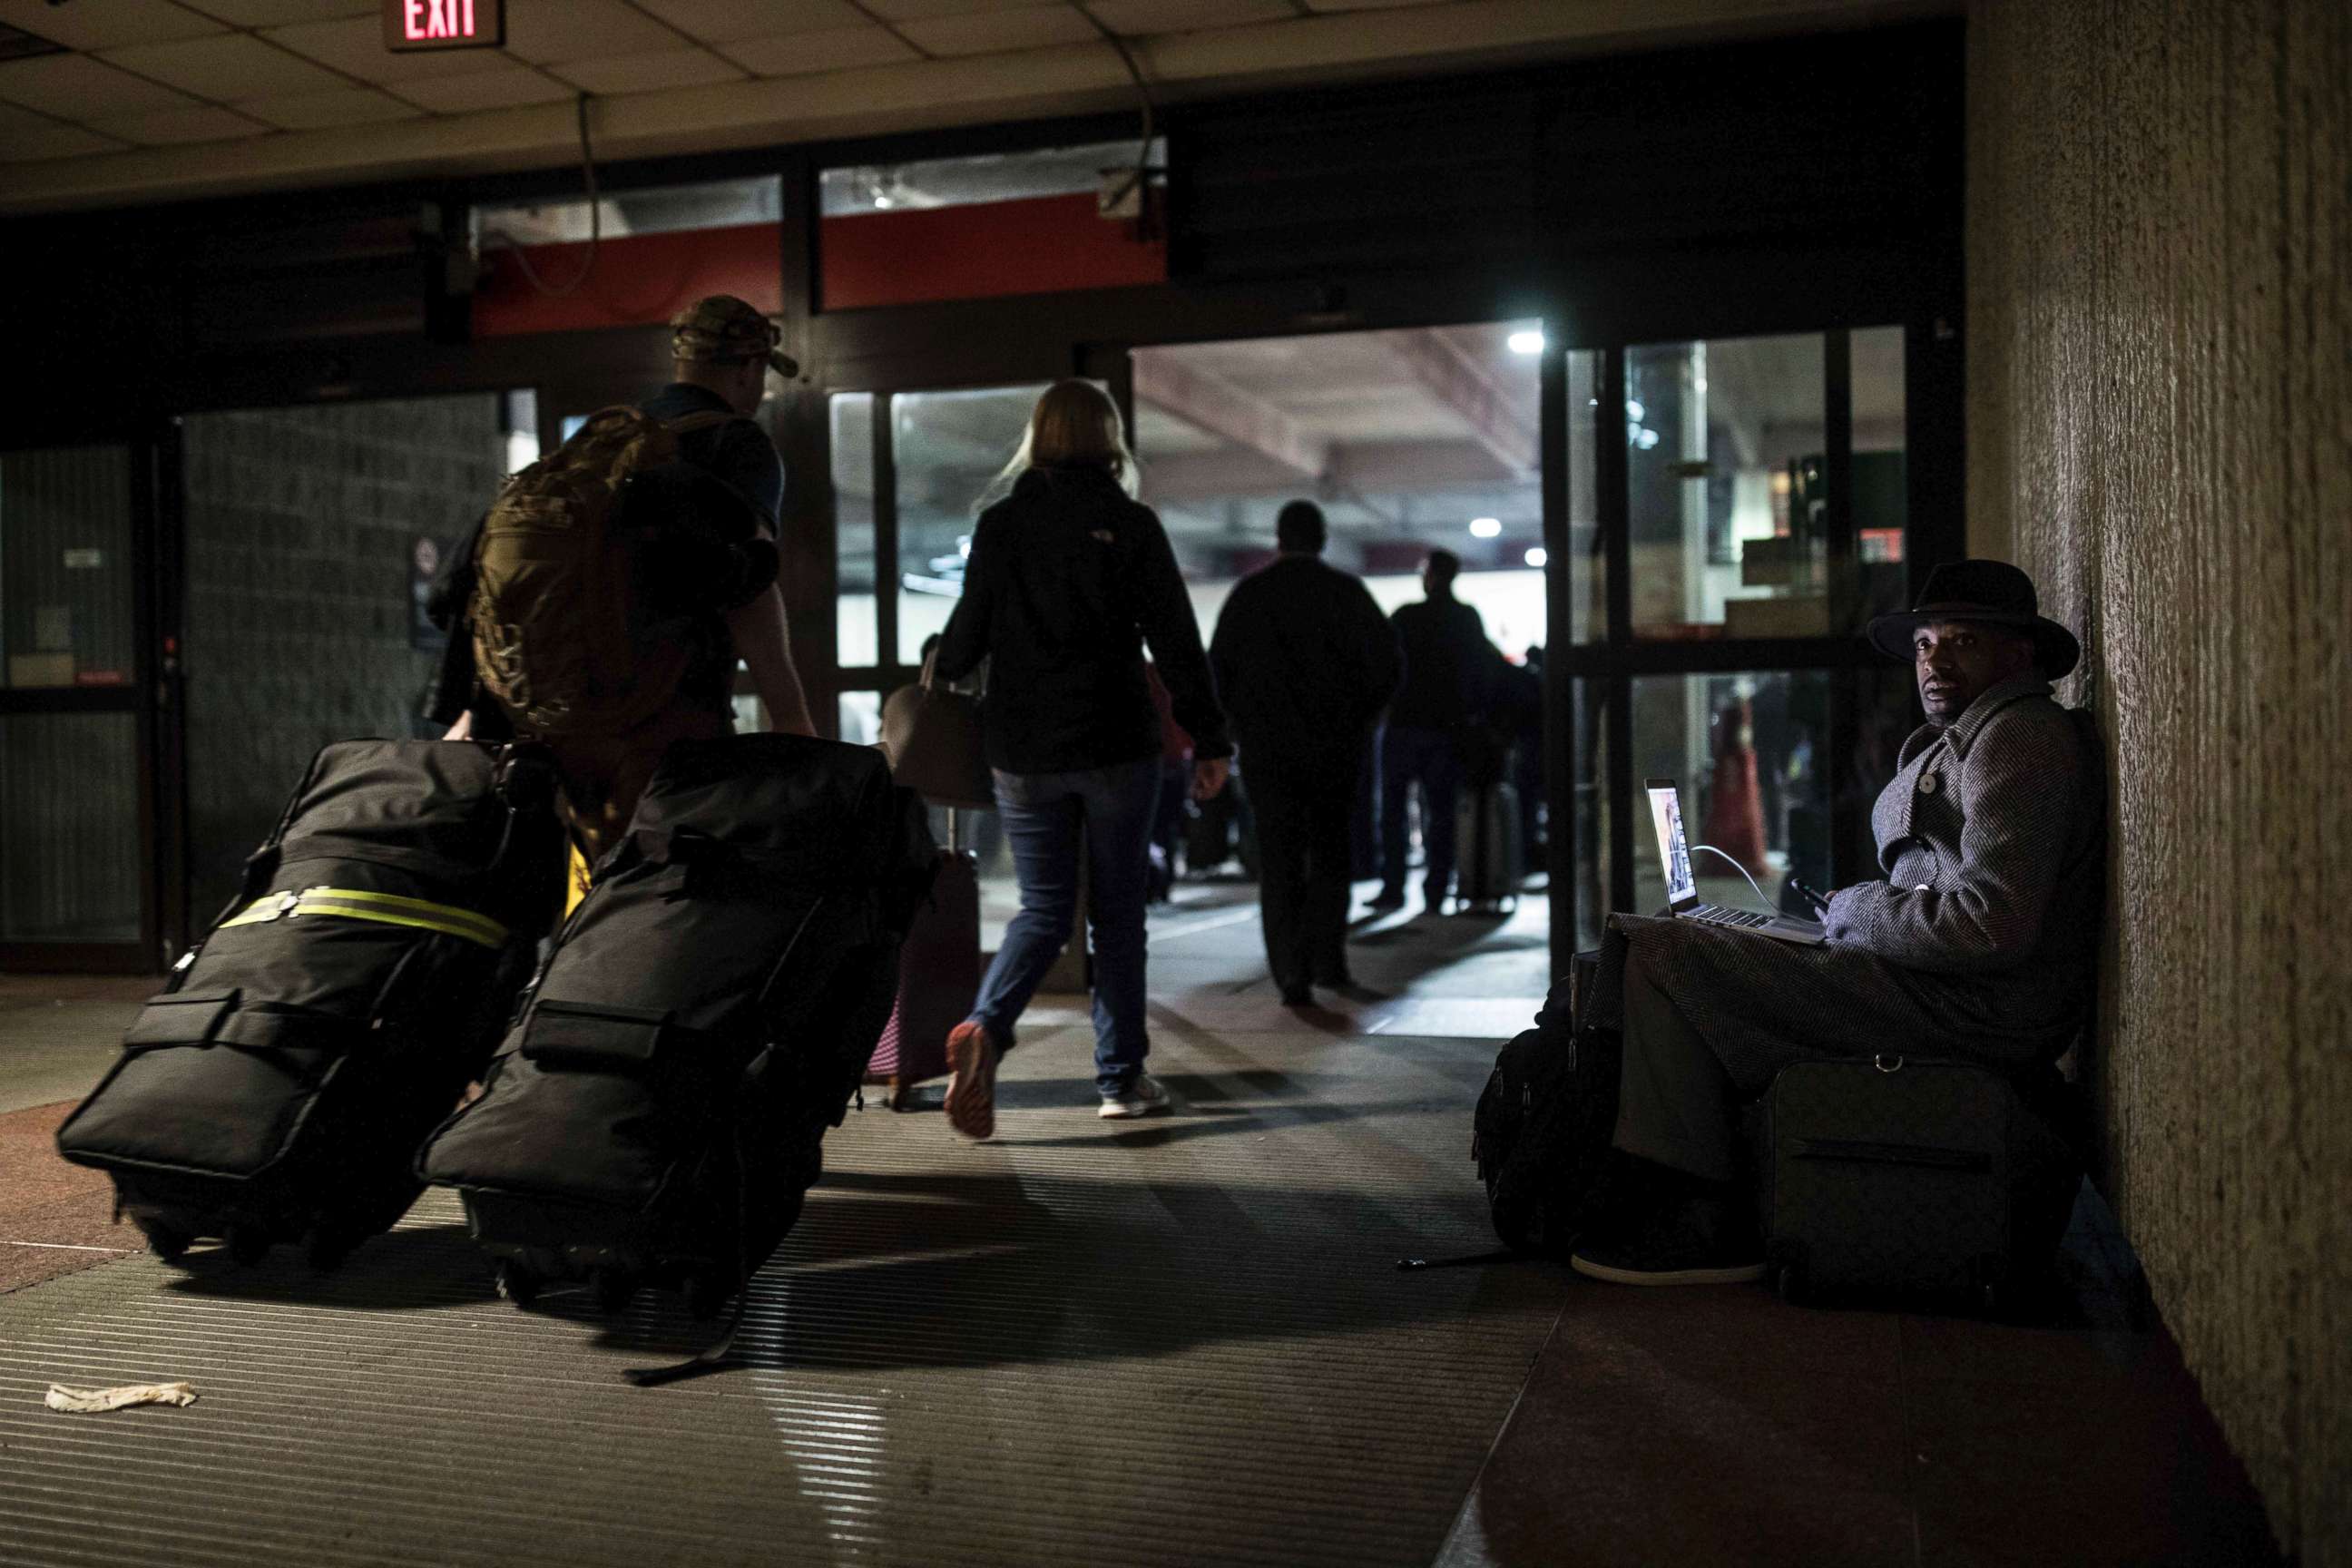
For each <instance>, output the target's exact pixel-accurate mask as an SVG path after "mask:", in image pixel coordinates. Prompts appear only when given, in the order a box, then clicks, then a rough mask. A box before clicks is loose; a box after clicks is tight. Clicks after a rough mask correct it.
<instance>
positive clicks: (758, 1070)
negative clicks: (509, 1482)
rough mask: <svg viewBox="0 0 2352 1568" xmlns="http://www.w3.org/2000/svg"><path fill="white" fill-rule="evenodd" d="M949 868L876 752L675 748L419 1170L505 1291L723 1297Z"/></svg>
mask: <svg viewBox="0 0 2352 1568" xmlns="http://www.w3.org/2000/svg"><path fill="white" fill-rule="evenodd" d="M937 860H938V854H937V850H936V847H934V845H933V844H932V841H931V837H930V832H929V826H927V823H926V819H925V817H924V815H923V809H922V804H921V802H920V801H919V799H917V798H916V796H915V795H913V793H912V792H911V791H908V790H904V789H900V788H898V787H896V786H895V785H894V784H892V782H891V778H890V773H889V769H888V766H887V763H885V762H884V760H883V758H882V755H881V753H880V752H877V751H874V750H873V749H871V748H869V747H860V746H848V745H842V744H838V743H835V742H830V741H814V740H807V739H803V738H800V737H796V736H790V735H746V736H738V737H730V738H728V739H724V740H718V741H709V742H679V743H677V744H676V745H674V746H672V747H671V748H670V750H669V752H667V754H666V756H665V758H664V760H663V762H662V763H661V765H660V767H659V768H658V769H657V770H656V773H655V774H654V776H653V779H652V781H651V782H650V783H649V784H647V785H646V792H645V794H644V795H643V797H642V798H641V799H640V800H639V802H638V805H637V809H636V814H635V817H634V818H633V819H632V822H631V825H630V831H629V832H628V834H627V835H626V836H625V837H623V838H622V839H621V840H620V841H619V842H618V843H617V844H616V845H615V846H614V848H613V850H612V851H611V852H609V853H608V854H607V855H606V856H605V858H604V860H603V861H602V862H601V863H600V864H599V866H598V867H597V874H596V880H595V884H594V886H593V888H592V889H590V891H589V893H588V896H587V897H586V898H585V899H584V900H582V902H581V904H580V906H579V907H578V909H576V910H573V912H572V917H571V919H570V920H569V921H566V922H565V924H564V927H563V930H562V932H561V933H560V935H559V937H558V939H557V942H556V945H555V950H554V952H553V954H552V956H551V958H550V959H549V961H548V963H547V964H546V966H545V968H544V969H543V970H542V972H541V974H540V976H539V978H538V979H537V981H536V982H535V983H534V984H533V987H532V993H531V994H530V997H529V999H528V1000H527V1001H526V1003H525V1005H524V1007H523V1009H522V1011H521V1013H520V1016H519V1017H518V1019H517V1021H516V1024H515V1026H514V1027H513V1028H512V1029H511V1030H509V1033H508V1035H507V1037H506V1039H505V1041H504V1043H503V1044H502V1045H501V1046H500V1047H499V1051H498V1055H497V1058H496V1060H495V1061H494V1062H493V1063H492V1065H491V1068H490V1071H489V1074H488V1079H486V1083H485V1089H484V1091H483V1094H482V1096H481V1098H480V1099H478V1100H476V1101H474V1102H473V1103H472V1104H470V1105H468V1106H467V1107H465V1108H464V1109H463V1110H460V1111H458V1112H457V1114H456V1115H455V1116H453V1117H451V1118H450V1119H449V1121H448V1122H447V1124H446V1125H445V1126H444V1127H443V1128H441V1130H440V1131H438V1132H436V1134H435V1135H434V1137H433V1139H432V1141H431V1142H430V1143H429V1144H428V1145H427V1147H426V1148H425V1152H424V1153H423V1154H422V1155H421V1156H420V1159H419V1170H420V1173H422V1174H423V1175H424V1176H425V1178H426V1179H427V1180H429V1181H432V1182H434V1183H436V1184H442V1185H446V1186H452V1187H456V1188H457V1190H458V1191H459V1192H460V1193H461V1194H463V1195H464V1198H465V1203H466V1208H467V1216H468V1219H469V1221H470V1224H471V1226H472V1230H473V1233H474V1236H475V1237H476V1239H477V1240H478V1241H479V1242H480V1243H481V1245H482V1246H483V1247H484V1248H485V1250H487V1251H488V1252H489V1253H490V1255H491V1256H492V1257H493V1258H495V1259H496V1260H497V1262H498V1268H499V1284H500V1289H502V1291H503V1292H504V1293H506V1294H507V1295H508V1296H509V1298H511V1299H513V1300H517V1301H518V1303H519V1304H527V1303H528V1301H529V1300H530V1298H531V1297H532V1296H533V1295H534V1294H536V1292H537V1290H538V1289H539V1288H540V1287H541V1285H542V1284H543V1283H545V1282H547V1281H549V1280H551V1279H580V1278H586V1279H590V1280H591V1281H592V1282H593V1284H594V1285H595V1287H596V1289H597V1291H598V1294H599V1296H600V1297H601V1298H602V1299H603V1300H604V1303H605V1305H606V1306H607V1307H608V1308H617V1307H618V1306H619V1305H620V1304H621V1303H622V1302H623V1301H625V1300H626V1299H627V1297H628V1296H629V1295H630V1294H631V1293H633V1292H634V1291H635V1289H637V1288H638V1287H640V1286H645V1285H658V1286H665V1287H675V1288H679V1289H684V1290H685V1291H686V1293H687V1297H688V1304H689V1305H690V1306H691V1307H692V1308H693V1309H694V1310H696V1311H697V1312H698V1313H704V1314H707V1313H709V1312H713V1311H715V1310H717V1308H718V1307H719V1304H720V1302H721V1301H723V1300H724V1298H725V1296H726V1295H727V1293H728V1292H730V1291H732V1290H735V1289H738V1288H739V1287H740V1285H741V1284H742V1282H743V1281H744V1279H747V1278H748V1276H749V1274H750V1273H751V1270H752V1269H754V1268H757V1267H758V1265H759V1263H760V1262H761V1260H762V1259H763V1258H766V1256H767V1255H768V1253H769V1252H771V1251H772V1250H773V1249H774V1247H775V1246H776V1244H777V1243H778V1242H779V1241H781V1240H782V1237H783V1236H784V1234H785V1233H786V1232H787V1231H788V1230H789V1229H790V1228H791V1226H792V1225H793V1221H794V1220H795V1219H796V1218H797V1217H798V1215H799V1212H800V1207H801V1202H802V1198H803V1194H805V1192H806V1190H807V1188H808V1186H809V1185H810V1184H811V1183H813V1182H814V1180H815V1179H816V1176H817V1174H818V1171H819V1168H820V1154H819V1144H820V1142H821V1141H822V1139H823V1137H824V1131H825V1130H826V1129H827V1128H829V1127H832V1126H835V1125H837V1124H838V1123H839V1122H840V1121H841V1118H842V1115H843V1113H844V1111H845V1109H846V1107H847V1104H848V1101H849V1099H850V1096H851V1095H852V1093H853V1092H854V1091H855V1090H856V1086H857V1083H858V1081H859V1079H860V1077H861V1076H862V1074H863V1072H864V1069H865V1066H866V1059H867V1058H869V1057H870V1056H871V1055H872V1054H873V1050H874V1046H875V1042H876V1041H877V1039H878V1038H879V1037H880V1035H881V1032H882V1028H883V1026H884V1024H885V1023H886V1022H887V1019H888V1017H889V1014H890V1007H891V1004H892V1001H893V1000H894V998H895V996H896V994H897V986H898V951H899V945H900V943H901V942H902V941H903V940H904V938H905V935H906V931H907V928H908V923H909V921H911V919H912V917H913V913H914V910H915V907H916V905H917V904H918V903H919V901H920V900H921V899H922V897H923V895H924V894H925V892H926V891H927V890H928V889H929V880H930V878H931V876H932V875H933V873H934V870H935V868H936V865H937Z"/></svg>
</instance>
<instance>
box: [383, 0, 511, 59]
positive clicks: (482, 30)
mask: <svg viewBox="0 0 2352 1568" xmlns="http://www.w3.org/2000/svg"><path fill="white" fill-rule="evenodd" d="M506 41H507V4H506V0H383V47H385V48H387V49H393V50H397V51H407V50H411V49H494V48H497V47H499V45H500V44H503V43H505V42H506Z"/></svg>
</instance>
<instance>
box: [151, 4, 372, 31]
mask: <svg viewBox="0 0 2352 1568" xmlns="http://www.w3.org/2000/svg"><path fill="white" fill-rule="evenodd" d="M197 4H199V5H203V6H204V8H205V10H206V11H208V12H210V13H211V14H212V15H214V16H218V17H219V18H220V19H221V20H222V21H224V22H233V23H235V24H236V26H240V27H283V26H288V25H289V24H290V23H295V22H322V21H328V20H331V19H332V18H334V17H338V16H382V15H383V5H382V4H381V3H380V0H197ZM377 26H378V28H379V29H381V27H382V26H383V24H382V23H381V22H379V23H378V24H377ZM378 36H379V37H381V36H382V35H381V31H379V34H378Z"/></svg>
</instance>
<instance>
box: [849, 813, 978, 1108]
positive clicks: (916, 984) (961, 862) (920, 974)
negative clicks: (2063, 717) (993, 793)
mask: <svg viewBox="0 0 2352 1568" xmlns="http://www.w3.org/2000/svg"><path fill="white" fill-rule="evenodd" d="M949 831H950V834H951V835H952V833H953V832H954V828H953V826H952V825H951V826H950V829H949ZM979 995H980V863H979V862H978V861H977V860H975V859H973V858H972V857H971V852H970V851H969V850H964V849H953V848H950V849H942V850H940V855H939V875H938V877H937V878H936V879H934V880H933V881H932V883H931V892H930V896H929V898H928V899H926V900H924V901H923V903H922V906H921V907H920V908H919V909H918V910H916V911H915V918H914V923H913V925H912V926H911V927H910V928H909V929H908V932H907V941H906V945H905V946H904V947H903V948H902V949H901V950H900V952H899V956H898V1000H897V1002H896V1003H895V1004H893V1005H892V1006H891V1009H890V1021H889V1023H887V1024H886V1025H885V1026H883V1029H882V1041H881V1043H880V1044H879V1045H877V1046H876V1047H874V1059H873V1060H872V1061H870V1062H868V1063H866V1082H868V1083H873V1084H880V1085H883V1086H884V1088H885V1091H886V1093H887V1100H886V1103H887V1105H888V1106H889V1107H890V1109H891V1110H905V1109H906V1108H907V1105H908V1092H909V1091H910V1090H912V1089H914V1087H915V1086H916V1085H917V1084H920V1083H924V1082H928V1081H929V1080H930V1079H937V1078H945V1077H946V1076H947V1073H948V1031H949V1030H950V1029H952V1028H954V1027H955V1026H957V1025H958V1024H961V1023H962V1022H963V1021H964V1020H965V1019H966V1018H968V1017H970V1016H971V1005H972V1002H973V1001H974V1000H975V999H976V998H977V997H978V996H979Z"/></svg>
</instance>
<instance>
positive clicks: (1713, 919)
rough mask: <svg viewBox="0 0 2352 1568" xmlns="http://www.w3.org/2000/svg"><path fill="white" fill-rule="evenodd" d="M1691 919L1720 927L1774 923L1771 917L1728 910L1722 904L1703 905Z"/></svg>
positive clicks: (1692, 914) (1694, 912)
mask: <svg viewBox="0 0 2352 1568" xmlns="http://www.w3.org/2000/svg"><path fill="white" fill-rule="evenodd" d="M1690 918H1691V919H1693V920H1695V921H1706V923H1707V924H1709V925H1718V926H1765V925H1770V924H1771V923H1772V921H1773V918H1774V917H1772V916H1770V915H1759V914H1756V913H1753V912H1752V911H1750V910H1727V909H1725V908H1724V907H1723V906H1722V905H1720V904H1701V905H1700V906H1699V907H1698V908H1697V909H1696V910H1692V911H1691V916H1690Z"/></svg>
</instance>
